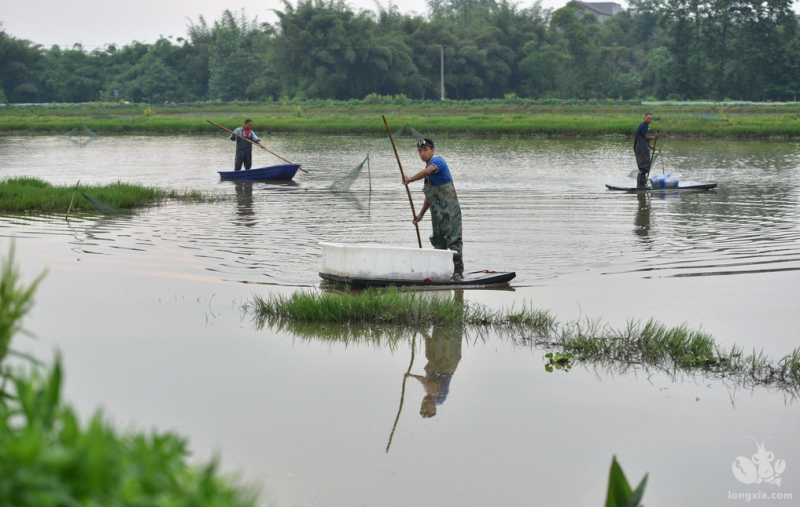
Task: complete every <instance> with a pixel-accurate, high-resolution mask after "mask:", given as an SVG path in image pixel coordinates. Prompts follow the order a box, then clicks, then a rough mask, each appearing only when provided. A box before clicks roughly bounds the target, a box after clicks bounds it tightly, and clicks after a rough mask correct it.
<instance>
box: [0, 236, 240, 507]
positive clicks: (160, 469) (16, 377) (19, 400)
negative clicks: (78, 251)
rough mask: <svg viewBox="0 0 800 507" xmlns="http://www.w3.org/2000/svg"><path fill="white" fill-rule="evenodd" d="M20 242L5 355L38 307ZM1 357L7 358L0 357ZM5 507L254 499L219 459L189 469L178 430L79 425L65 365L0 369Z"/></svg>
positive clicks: (3, 301)
mask: <svg viewBox="0 0 800 507" xmlns="http://www.w3.org/2000/svg"><path fill="white" fill-rule="evenodd" d="M13 258H14V248H13V245H12V247H11V249H10V253H9V256H8V258H7V259H2V261H0V273H1V274H2V280H0V346H2V349H0V350H1V351H2V352H3V354H5V352H6V351H7V350H8V345H9V342H10V341H11V338H12V337H13V336H14V335H15V334H16V333H18V332H19V331H20V330H21V320H22V318H23V317H24V316H25V314H26V313H27V312H28V311H29V310H30V309H31V307H32V300H33V299H32V298H33V294H34V291H35V288H36V285H37V283H38V280H39V279H40V278H41V277H40V278H39V279H37V280H36V281H35V282H34V283H33V284H31V285H30V286H28V287H25V286H23V285H22V284H21V283H20V281H19V274H18V270H17V268H16V267H15V265H14V262H13ZM0 359H2V356H0ZM0 371H2V372H3V379H4V380H3V383H2V384H0V505H3V506H5V505H8V506H14V507H72V506H106V505H108V506H119V507H127V506H130V507H134V506H136V507H139V506H141V507H145V506H146V507H151V506H152V507H201V506H202V507H205V506H209V507H241V506H251V505H254V504H255V495H254V494H252V493H251V492H248V491H246V490H243V489H241V488H236V487H233V486H232V485H231V484H230V481H229V480H227V479H225V478H222V477H220V475H219V474H218V472H217V465H216V463H215V462H212V463H210V464H208V465H205V466H203V467H196V466H193V465H190V464H189V463H188V459H187V458H188V455H189V452H188V446H187V444H186V441H185V440H184V439H183V438H181V437H179V436H177V435H175V434H173V433H155V432H153V433H149V434H145V433H125V434H118V432H117V431H116V430H115V429H114V427H113V425H112V424H110V423H109V422H108V421H106V420H105V419H104V418H103V417H102V414H101V413H100V412H98V413H96V414H95V415H94V417H92V418H91V420H90V421H89V422H88V424H81V423H80V422H79V419H78V416H77V414H76V413H75V410H74V409H73V408H72V407H71V406H69V405H68V404H66V403H65V402H64V401H63V400H62V378H63V374H62V368H61V360H60V358H57V359H56V361H55V364H54V365H53V366H52V367H51V368H49V369H48V370H47V371H44V370H43V369H42V368H41V367H40V366H39V365H38V364H37V363H33V362H31V363H28V368H27V369H23V368H17V369H11V368H9V367H7V366H6V365H5V364H3V363H0Z"/></svg>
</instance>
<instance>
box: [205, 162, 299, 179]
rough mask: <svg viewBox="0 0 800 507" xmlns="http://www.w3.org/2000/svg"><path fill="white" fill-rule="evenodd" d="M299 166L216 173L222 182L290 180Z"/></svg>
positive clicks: (286, 165) (285, 165)
mask: <svg viewBox="0 0 800 507" xmlns="http://www.w3.org/2000/svg"><path fill="white" fill-rule="evenodd" d="M298 169H300V164H282V165H271V166H269V167H259V168H258V169H242V170H241V171H217V172H218V173H219V177H220V179H223V180H290V179H292V178H294V175H295V174H297V170H298Z"/></svg>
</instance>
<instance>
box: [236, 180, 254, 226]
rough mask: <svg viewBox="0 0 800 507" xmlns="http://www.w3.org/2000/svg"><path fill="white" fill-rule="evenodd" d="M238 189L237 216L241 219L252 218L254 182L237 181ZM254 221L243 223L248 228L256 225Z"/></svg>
mask: <svg viewBox="0 0 800 507" xmlns="http://www.w3.org/2000/svg"><path fill="white" fill-rule="evenodd" d="M235 188H236V214H237V215H239V216H241V217H246V218H250V217H252V216H253V215H254V213H253V182H252V181H237V182H235ZM255 223H256V222H255V221H254V220H250V221H246V222H242V224H243V225H245V226H246V227H252V226H253V225H255Z"/></svg>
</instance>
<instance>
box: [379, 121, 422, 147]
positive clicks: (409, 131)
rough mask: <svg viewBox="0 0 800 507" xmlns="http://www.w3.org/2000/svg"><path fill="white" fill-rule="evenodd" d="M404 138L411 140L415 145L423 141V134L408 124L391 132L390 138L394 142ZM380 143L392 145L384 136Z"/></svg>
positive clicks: (387, 137)
mask: <svg viewBox="0 0 800 507" xmlns="http://www.w3.org/2000/svg"><path fill="white" fill-rule="evenodd" d="M404 136H405V138H410V139H413V140H414V142H415V143H416V142H417V141H421V140H423V139H425V134H423V133H421V132H420V131H418V130H417V129H415V128H414V127H412V126H411V125H409V124H408V123H406V124H405V125H403V126H402V127H400V129H399V130H397V131H395V132H392V137H393V138H394V140H395V142H398V141H400V140H402V139H403V137H404ZM382 142H383V143H384V144H387V145H389V146H391V145H392V141H391V139H389V136H386V137H385V138H384V139H383V141H382Z"/></svg>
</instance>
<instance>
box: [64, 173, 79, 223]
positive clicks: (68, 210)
mask: <svg viewBox="0 0 800 507" xmlns="http://www.w3.org/2000/svg"><path fill="white" fill-rule="evenodd" d="M80 184H81V180H78V182H77V183H75V190H73V191H72V199H70V201H69V208H67V216H65V217H64V219H67V218H69V212H70V211H72V203H73V202H75V193H76V192H77V191H78V185H80Z"/></svg>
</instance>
